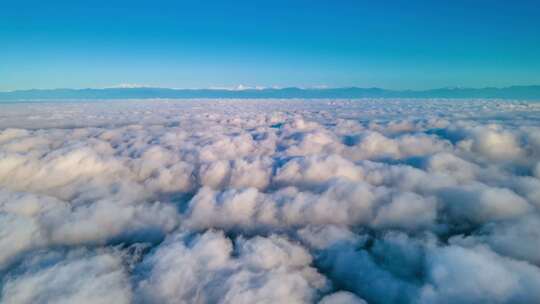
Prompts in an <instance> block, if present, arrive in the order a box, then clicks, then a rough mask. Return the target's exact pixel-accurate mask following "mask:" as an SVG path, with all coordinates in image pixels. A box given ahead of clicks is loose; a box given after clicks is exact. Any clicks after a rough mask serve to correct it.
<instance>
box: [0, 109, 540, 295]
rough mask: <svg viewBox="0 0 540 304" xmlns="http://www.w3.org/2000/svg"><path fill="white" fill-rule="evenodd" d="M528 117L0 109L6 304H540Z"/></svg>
mask: <svg viewBox="0 0 540 304" xmlns="http://www.w3.org/2000/svg"><path fill="white" fill-rule="evenodd" d="M539 209H540V103H538V102H536V103H535V102H524V101H496V100H219V101H212V100H184V101H174V100H149V101H148V100H147V101H136V100H132V101H102V102H58V103H44V102H38V103H15V104H13V103H11V104H0V302H2V303H6V304H7V303H92V304H96V303H120V304H121V303H323V304H330V303H334V304H346V303H540V214H539Z"/></svg>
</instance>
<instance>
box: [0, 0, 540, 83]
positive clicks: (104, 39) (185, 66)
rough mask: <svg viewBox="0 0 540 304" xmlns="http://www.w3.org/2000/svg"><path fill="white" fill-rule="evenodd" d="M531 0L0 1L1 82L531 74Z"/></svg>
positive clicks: (488, 78)
mask: <svg viewBox="0 0 540 304" xmlns="http://www.w3.org/2000/svg"><path fill="white" fill-rule="evenodd" d="M538 16H540V3H539V2H538V0H536V1H520V0H516V1H502V0H489V1H488V0H468V1H467V0H454V1H420V0H416V1H415V0H408V1H407V0H395V1H385V0H382V1H362V0H357V1H346V0H334V1H331V0H327V1H316V0H311V1H308V0H305V1H304V0H297V1H294V0H288V1H286V0H273V1H263V0H261V1H253V0H252V1H215V0H213V1H195V0H193V1H157V0H155V1H137V0H130V1H112V0H109V1H103V0H94V1H74V0H64V1H54V0H51V1H25V0H2V1H0V90H14V89H27V88H58V87H63V88H64V87H68V88H82V87H107V86H111V85H117V84H122V83H130V84H143V85H152V86H161V87H179V88H186V87H196V88H204V87H233V86H236V85H238V84H243V85H246V86H280V87H283V86H303V87H312V86H330V87H340V86H360V87H372V86H376V87H383V88H392V89H405V88H409V89H426V88H436V87H446V86H468V87H483V86H507V85H515V84H540V18H539V17H538Z"/></svg>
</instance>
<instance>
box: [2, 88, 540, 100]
mask: <svg viewBox="0 0 540 304" xmlns="http://www.w3.org/2000/svg"><path fill="white" fill-rule="evenodd" d="M140 98H143V99H149V98H493V99H523V100H540V85H532V86H511V87H505V88H476V89H475V88H441V89H432V90H423V91H420V90H416V91H415V90H386V89H380V88H358V87H348V88H322V89H315V88H308V89H304V88H296V87H291V88H280V89H276V88H265V89H244V90H227V89H168V88H148V87H141V88H104V89H50V90H37V89H35V90H19V91H9V92H0V100H5V101H10V100H43V99H140Z"/></svg>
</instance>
